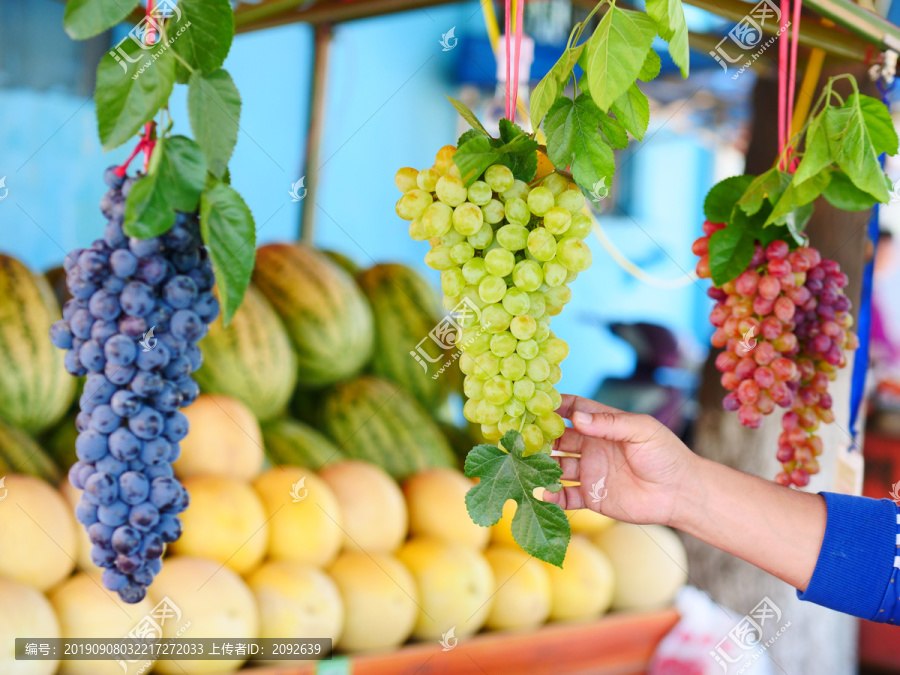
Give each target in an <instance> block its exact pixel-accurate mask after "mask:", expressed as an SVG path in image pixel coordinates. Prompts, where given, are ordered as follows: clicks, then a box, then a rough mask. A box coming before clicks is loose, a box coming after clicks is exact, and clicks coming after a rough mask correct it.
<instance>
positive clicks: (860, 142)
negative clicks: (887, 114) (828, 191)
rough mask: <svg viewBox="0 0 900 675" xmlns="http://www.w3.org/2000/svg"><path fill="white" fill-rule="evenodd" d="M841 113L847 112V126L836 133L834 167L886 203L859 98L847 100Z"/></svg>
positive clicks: (879, 172) (879, 168)
mask: <svg viewBox="0 0 900 675" xmlns="http://www.w3.org/2000/svg"><path fill="white" fill-rule="evenodd" d="M841 110H842V111H848V115H847V116H846V122H847V123H846V124H845V125H844V126H843V127H842V128H841V129H840V132H839V134H837V130H835V132H836V136H835V137H836V138H837V140H838V142H839V144H840V145H839V147H840V150H839V152H838V155H837V160H836V161H837V165H838V166H839V167H841V169H843V170H844V173H846V174H847V177H848V178H849V179H850V180H851V181H853V184H854V185H855V186H856V187H858V188H859V189H860V190H862V191H863V192H868V193H869V194H870V195H872V196H873V197H875V198H876V199H877V200H878V201H880V202H883V203H887V202H888V201H889V200H890V195H889V194H888V190H887V187H886V186H885V182H884V171H883V170H882V168H881V164H880V163H879V161H878V155H877V153H876V152H875V148H874V146H873V144H872V139H871V138H870V137H869V129H868V126H867V124H866V118H865V116H864V114H863V111H862V107H861V101H860V98H859V97H857V96H850V97H849V98H848V99H847V100H846V101H845V102H844V107H843V108H842V109H841ZM882 142H883V141H882Z"/></svg>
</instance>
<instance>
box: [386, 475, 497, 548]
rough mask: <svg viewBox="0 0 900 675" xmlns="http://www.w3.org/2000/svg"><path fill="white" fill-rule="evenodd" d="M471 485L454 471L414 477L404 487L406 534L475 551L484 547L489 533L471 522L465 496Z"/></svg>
mask: <svg viewBox="0 0 900 675" xmlns="http://www.w3.org/2000/svg"><path fill="white" fill-rule="evenodd" d="M472 485H473V483H472V481H470V480H469V479H468V478H466V477H465V476H464V475H463V474H462V473H460V472H459V471H456V470H455V469H449V468H444V467H436V468H431V469H423V470H422V471H418V472H417V473H414V474H413V475H412V476H410V477H409V478H407V479H406V482H404V483H403V494H404V496H405V497H406V506H407V509H408V510H409V532H410V534H411V535H413V536H423V537H433V538H435V539H440V540H442V541H449V542H456V543H459V544H463V545H464V546H468V547H469V548H474V549H483V548H484V547H485V546H487V543H488V539H489V537H490V530H489V529H488V528H486V527H481V526H479V525H476V524H475V523H473V522H472V519H471V518H470V517H469V512H468V510H467V509H466V493H467V492H468V491H469V490H471V489H472Z"/></svg>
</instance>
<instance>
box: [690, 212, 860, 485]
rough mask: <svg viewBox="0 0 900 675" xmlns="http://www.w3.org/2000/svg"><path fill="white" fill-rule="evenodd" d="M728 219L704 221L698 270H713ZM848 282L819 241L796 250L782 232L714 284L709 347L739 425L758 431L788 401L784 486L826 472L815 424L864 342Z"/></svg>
mask: <svg viewBox="0 0 900 675" xmlns="http://www.w3.org/2000/svg"><path fill="white" fill-rule="evenodd" d="M724 227H725V225H724V224H719V223H710V222H709V221H707V222H705V223H704V224H703V231H704V233H705V236H703V237H700V238H699V239H697V240H696V241H695V242H694V245H693V251H694V253H695V254H696V255H698V256H700V260H699V262H698V263H697V275H698V276H699V277H701V278H709V277H710V276H711V274H710V270H709V255H708V250H709V239H710V237H711V236H712V235H713V233H714V232H716V231H718V230H720V229H722V228H724ZM847 281H848V279H847V275H846V274H844V273H843V272H841V268H840V265H838V263H837V262H835V261H834V260H827V259H823V258H822V256H821V255H820V253H819V252H818V251H817V250H816V249H815V248H812V247H810V246H801V247H799V248H797V249H795V250H793V251H791V250H790V247H789V245H788V244H787V243H786V242H784V241H782V240H776V241H773V242H771V243H770V244H768V245H767V246H765V247H763V246H761V245H760V244H759V243H757V244H756V245H755V250H754V254H753V259H752V260H751V261H750V264H749V265H748V266H747V269H746V270H745V271H744V272H742V273H741V274H740V275H739V276H738V277H737V278H736V279H734V280H732V281H729V282H727V283H725V284H722V286H721V287H716V286H714V287H712V288H710V289H709V291H708V294H709V296H710V297H711V298H712V299H714V300H716V304H715V306H714V307H713V309H712V311H711V312H710V315H709V320H710V323H711V324H712V325H713V326H715V327H716V330H715V332H714V333H713V336H712V339H711V342H712V345H713V346H714V347H718V348H720V349H723V351H722V352H720V353H719V355H718V356H717V357H716V368H717V369H718V370H719V371H720V372H721V373H722V379H721V381H722V386H723V387H724V388H725V389H727V390H728V392H729V393H728V394H727V395H726V396H725V398H724V399H723V401H722V405H723V407H724V408H725V410H731V411H737V414H738V419H739V420H740V422H741V424H743V425H744V426H746V427H750V428H753V429H755V428H757V427H759V426H760V424H761V423H762V416H763V415H768V414H770V413H771V412H772V411H773V410H775V407H776V406H778V407H781V408H785V409H787V412H785V414H784V416H783V417H782V419H781V426H782V433H781V435H780V436H779V438H778V452H777V454H776V456H777V458H778V461H779V462H781V464H782V468H783V471H781V472H780V473H779V474H778V475H777V476H776V477H775V480H776V481H777V482H778V483H780V484H781V485H796V486H798V487H803V486H805V485H806V484H808V483H809V477H810V475H812V474H816V473H818V472H819V462H818V459H817V457H818V456H819V455H821V454H822V449H823V446H822V439H821V438H820V437H819V436H817V435H816V433H815V432H816V430H817V429H818V427H819V425H820V423H822V422H824V423H826V424H827V423H829V422H832V421H834V414H833V412H832V410H831V408H832V398H831V395H830V394H829V393H828V385H829V383H830V382H831V381H832V380H834V379H835V377H837V371H838V369H839V368H843V367H844V366H846V365H847V357H846V351H847V350H854V349H856V348H857V347H858V346H859V340H858V339H857V337H856V335H855V334H854V333H853V332H852V331H851V330H850V328H851V326H852V325H853V316H852V315H851V314H850V307H851V304H850V299H849V298H847V296H846V295H844V291H843V289H844V287H845V286H846V285H847Z"/></svg>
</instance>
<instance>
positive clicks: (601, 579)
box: [541, 535, 615, 621]
mask: <svg viewBox="0 0 900 675" xmlns="http://www.w3.org/2000/svg"><path fill="white" fill-rule="evenodd" d="M541 564H542V565H544V569H546V570H547V573H548V574H549V576H550V589H551V593H552V597H553V602H552V605H551V607H550V619H551V621H585V620H588V619H594V618H596V617H598V616H600V615H601V614H603V613H604V612H606V610H607V609H609V606H610V603H612V598H613V590H614V586H615V576H614V574H613V567H612V565H611V564H610V562H609V560H608V559H607V558H606V556H605V555H603V553H601V552H600V550H599V549H598V548H597V547H596V546H594V545H593V544H591V542H590V541H588V540H587V538H585V537H584V536H583V535H574V536H573V537H572V539H571V541H569V548H568V550H567V551H566V559H565V560H564V561H563V566H562V568H559V567H556V566H555V565H550V564H549V563H541Z"/></svg>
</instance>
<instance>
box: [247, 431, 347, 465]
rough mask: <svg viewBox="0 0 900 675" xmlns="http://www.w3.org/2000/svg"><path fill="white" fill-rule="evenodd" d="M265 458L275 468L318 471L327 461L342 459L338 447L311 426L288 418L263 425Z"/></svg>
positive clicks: (342, 455) (342, 456)
mask: <svg viewBox="0 0 900 675" xmlns="http://www.w3.org/2000/svg"><path fill="white" fill-rule="evenodd" d="M262 432H263V442H264V445H265V448H266V457H268V458H269V460H270V461H271V462H272V464H274V465H276V466H281V465H285V464H286V465H290V466H304V467H306V468H308V469H312V470H313V471H318V470H319V469H321V468H322V467H323V466H325V465H326V464H328V463H330V462H337V461H340V460H342V459H345V457H344V454H343V453H342V452H341V451H340V450H339V449H338V447H337V446H336V445H335V444H334V443H333V442H332V441H331V440H329V439H328V438H326V437H325V436H323V435H322V434H321V433H320V432H318V431H316V430H315V429H313V428H312V427H311V426H308V425H306V424H304V423H303V422H298V421H297V420H293V419H290V418H283V419H279V420H274V421H272V422H267V423H266V424H264V425H263V426H262Z"/></svg>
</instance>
